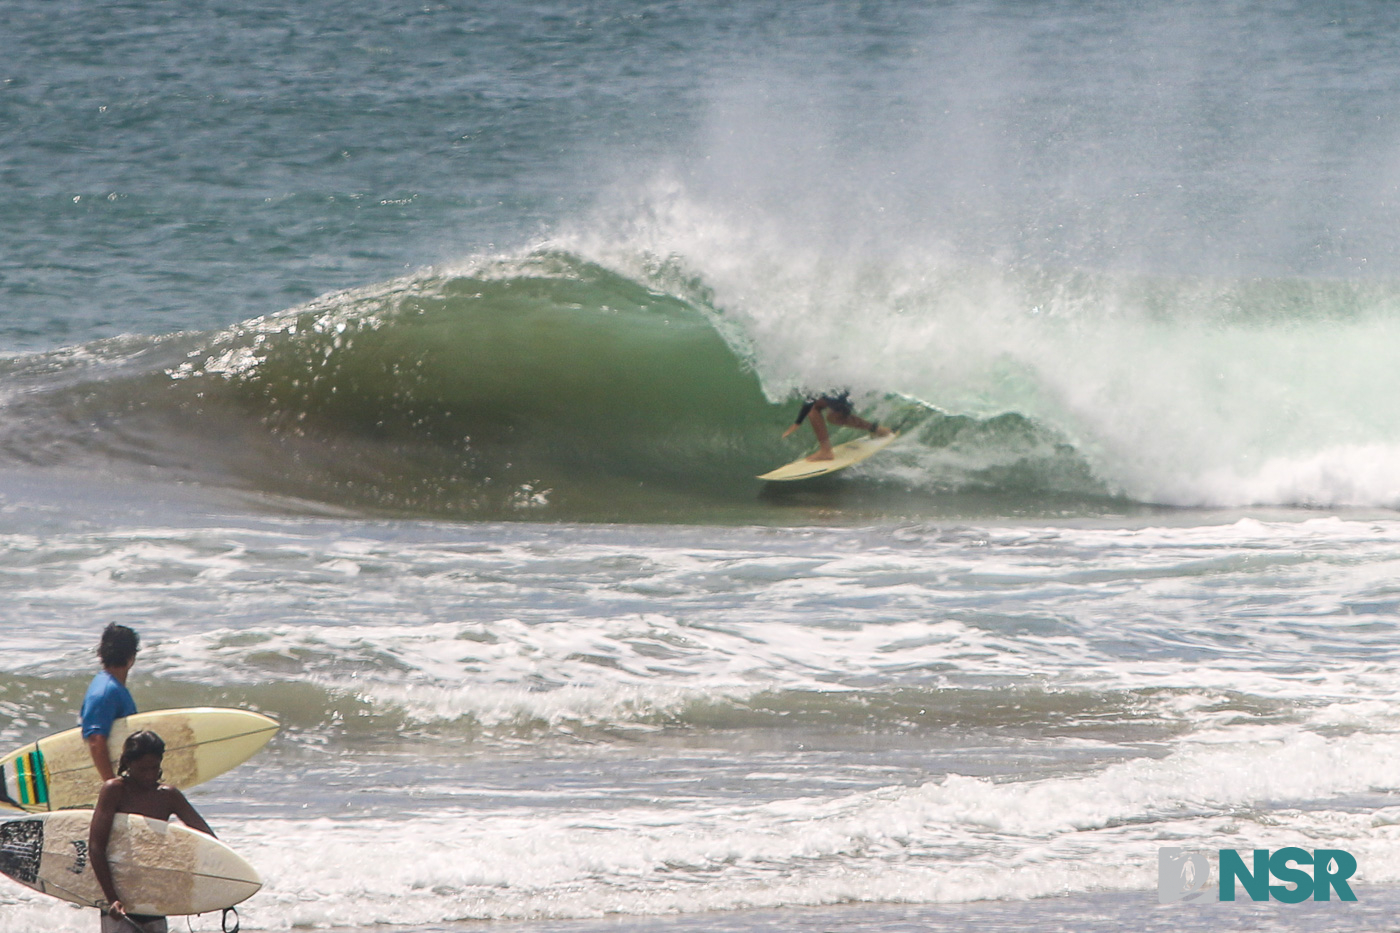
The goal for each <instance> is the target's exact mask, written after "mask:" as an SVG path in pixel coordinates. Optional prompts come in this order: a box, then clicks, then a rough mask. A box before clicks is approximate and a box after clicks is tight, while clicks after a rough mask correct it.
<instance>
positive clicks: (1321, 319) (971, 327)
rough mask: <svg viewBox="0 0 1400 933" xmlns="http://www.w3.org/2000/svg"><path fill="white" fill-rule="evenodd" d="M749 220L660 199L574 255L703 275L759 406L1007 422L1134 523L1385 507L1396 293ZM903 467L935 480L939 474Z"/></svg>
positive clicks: (897, 231)
mask: <svg viewBox="0 0 1400 933" xmlns="http://www.w3.org/2000/svg"><path fill="white" fill-rule="evenodd" d="M697 192H698V193H697ZM811 197H816V198H818V200H819V199H820V195H819V194H813V195H811ZM751 207H752V206H751V205H744V206H743V209H742V210H740V209H736V208H734V207H733V206H731V205H730V204H729V203H728V202H726V201H724V200H721V199H718V198H716V197H714V196H712V195H707V194H706V193H705V192H704V186H703V185H689V184H688V185H682V184H678V183H674V182H669V183H658V184H656V185H655V186H653V187H652V188H651V189H649V190H647V191H645V192H643V193H642V194H641V195H640V196H639V197H637V198H635V199H634V200H633V201H632V202H631V203H629V204H627V205H626V206H625V207H624V208H622V209H621V210H622V211H623V213H624V215H625V216H627V217H629V218H630V219H631V220H630V223H603V222H593V223H591V225H590V230H591V231H593V232H590V233H586V234H582V235H580V236H578V237H577V244H578V245H577V247H576V248H577V249H578V250H579V251H580V252H582V253H584V254H587V255H598V256H606V257H608V259H607V260H606V261H607V262H610V263H613V264H615V265H616V266H617V267H619V268H623V269H628V270H631V272H632V273H633V274H641V273H642V271H643V270H642V267H641V266H640V265H639V264H637V262H636V260H635V258H633V257H636V256H639V255H641V256H651V255H664V256H673V257H682V259H681V262H682V264H683V265H685V266H687V267H689V268H693V269H697V270H703V279H704V281H705V283H706V285H707V286H708V288H709V290H710V292H709V293H710V295H711V302H712V306H713V308H714V313H715V315H716V318H717V320H719V321H720V324H719V326H720V327H721V329H722V330H723V331H724V332H725V333H726V334H737V335H740V336H739V339H737V340H736V345H739V346H742V347H743V348H744V350H745V352H746V353H747V354H748V355H749V356H750V358H751V361H752V366H753V367H754V370H755V371H756V372H757V373H758V374H759V376H760V378H761V380H762V383H763V385H764V387H765V390H766V391H767V392H768V393H769V394H770V397H776V396H780V395H782V394H783V393H785V392H788V391H791V390H793V389H795V388H799V387H802V386H808V385H820V384H824V383H831V382H835V383H837V384H852V385H862V386H880V387H882V388H884V389H886V390H887V391H892V392H898V393H902V394H906V395H909V396H913V397H916V398H919V399H923V400H926V401H927V402H928V403H929V404H931V405H933V406H936V407H937V408H938V409H939V410H941V411H942V412H944V413H947V414H949V415H952V416H960V417H967V418H972V419H975V420H976V421H977V422H978V423H979V424H986V423H989V422H990V421H992V420H993V419H996V418H999V417H1006V416H1014V417H1016V418H1020V419H1025V421H1026V422H1027V423H1028V424H1030V425H1033V426H1034V428H1035V430H1036V432H1038V434H1039V436H1040V437H1041V438H1044V439H1049V440H1051V441H1052V442H1058V443H1064V444H1066V445H1068V446H1069V448H1071V449H1072V450H1073V459H1074V460H1075V461H1076V462H1077V463H1078V465H1079V467H1080V469H1081V471H1082V473H1083V474H1086V475H1088V476H1091V477H1092V480H1093V481H1094V482H1096V483H1097V484H1099V489H1100V491H1103V492H1108V493H1111V494H1116V495H1121V496H1124V497H1126V498H1129V499H1131V500H1134V501H1138V502H1144V503H1156V504H1165V505H1187V506H1241V505H1260V504H1267V505H1285V506H1287V505H1304V506H1314V505H1320V506H1327V505H1362V506H1383V507H1394V506H1397V505H1400V484H1396V483H1392V482H1389V481H1387V480H1386V478H1385V477H1386V476H1387V475H1395V471H1394V469H1393V468H1394V467H1400V402H1396V401H1395V399H1397V398H1400V370H1397V369H1396V368H1395V367H1394V366H1393V365H1392V363H1393V361H1392V359H1391V357H1392V354H1391V353H1390V352H1389V350H1388V348H1389V347H1392V346H1394V345H1395V344H1396V341H1397V338H1400V285H1398V284H1397V283H1396V282H1394V281H1390V280H1379V279H1356V280H1340V279H1321V278H1287V277H1274V278H1259V277H1253V276H1249V277H1229V276H1224V275H1212V276H1204V275H1202V276H1192V275H1185V274H1171V275H1167V274H1149V273H1141V272H1122V271H1106V270H1103V269H1099V270H1095V269H1092V268H1085V267H1074V266H1072V265H1069V264H1064V265H1048V264H1043V263H1029V262H1008V261H1005V260H1003V259H998V258H981V259H978V258H969V257H968V256H967V255H963V254H960V253H959V251H958V250H957V249H956V248H955V247H952V246H950V245H949V244H948V242H947V239H946V236H947V231H941V230H939V229H938V228H937V227H936V226H934V227H931V228H929V229H918V228H911V227H909V226H908V225H907V224H906V225H903V226H901V225H899V224H894V225H891V226H881V225H880V222H878V221H872V220H871V219H870V216H869V215H868V214H866V215H862V214H858V213H857V214H853V215H852V216H851V222H852V223H853V224H855V225H856V226H857V228H858V229H855V230H852V231H847V232H846V233H844V234H843V235H842V236H839V237H834V238H833V237H831V236H827V235H825V234H827V233H828V232H829V231H828V230H827V229H825V228H822V227H820V226H818V227H817V228H815V229H813V228H810V227H808V226H806V225H804V224H802V223H796V222H793V221H792V220H791V219H789V218H788V217H786V216H784V215H782V214H778V213H771V212H770V213H765V212H763V211H761V210H760V211H754V210H752V209H751ZM813 210H815V208H814V207H813V205H811V204H808V205H807V206H806V208H805V212H806V213H810V212H811V211H813ZM798 213H799V214H800V215H802V216H806V213H804V211H798ZM861 225H866V226H861ZM602 230H608V231H612V230H619V231H622V232H621V233H620V234H617V235H616V236H614V235H611V234H609V235H599V234H598V233H597V231H602ZM920 460H921V462H920V463H919V464H918V468H919V470H920V471H922V472H925V473H926V474H934V475H937V473H938V471H939V469H940V466H942V465H946V464H947V462H948V461H947V459H946V458H945V457H942V456H939V457H934V458H920ZM1036 469H1042V468H1041V467H1039V466H1037V467H1036ZM1064 482H1065V480H1064V479H1063V478H1060V479H1057V480H1055V481H1052V482H1046V483H1043V485H1042V488H1044V489H1051V488H1065V487H1064ZM1078 488H1079V489H1081V490H1083V489H1084V488H1085V487H1084V486H1083V485H1082V477H1081V485H1080V486H1079V487H1078Z"/></svg>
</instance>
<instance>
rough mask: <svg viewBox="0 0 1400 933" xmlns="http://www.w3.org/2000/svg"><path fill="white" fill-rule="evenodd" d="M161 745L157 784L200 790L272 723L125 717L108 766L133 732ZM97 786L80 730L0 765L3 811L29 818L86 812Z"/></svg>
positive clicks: (208, 711)
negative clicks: (10, 809)
mask: <svg viewBox="0 0 1400 933" xmlns="http://www.w3.org/2000/svg"><path fill="white" fill-rule="evenodd" d="M142 729H149V730H151V731H152V732H155V733H156V734H157V735H159V736H160V737H161V738H162V739H164V740H165V759H164V761H162V762H161V770H162V772H163V780H164V781H165V783H167V784H173V785H174V786H176V787H179V788H181V789H184V788H188V787H194V786H195V785H196V784H203V783H204V782H205V781H207V780H209V779H210V778H213V777H217V776H218V775H220V774H223V773H224V772H225V771H227V770H229V769H230V768H232V767H234V766H236V765H239V764H241V763H243V762H244V761H247V760H248V759H249V758H251V757H252V756H253V755H254V754H256V753H257V751H258V750H259V749H260V748H262V747H263V746H264V745H266V744H267V742H268V740H269V739H271V738H272V736H273V735H274V734H275V733H276V732H277V720H275V719H272V718H271V717H268V716H264V715H263V714H262V713H254V712H251V711H249V710H243V709H220V708H217V707H198V708H192V709H161V710H152V711H151V712H149V713H137V714H135V715H134V716H126V717H124V718H122V719H118V720H117V721H116V722H115V723H113V724H112V734H111V735H110V736H108V737H107V744H108V748H109V750H110V751H111V753H112V766H113V768H114V769H115V767H116V762H117V759H118V758H119V757H121V750H122V743H123V742H125V741H126V737H127V736H128V735H130V734H131V733H133V732H139V731H140V730H142ZM101 784H102V781H101V779H100V778H99V777H98V774H97V769H96V768H95V767H93V764H92V756H91V754H90V753H89V752H88V745H87V741H86V740H84V739H83V734H82V730H81V729H69V730H67V731H66V732H59V733H57V734H55V735H51V736H48V737H46V738H42V739H40V740H39V741H37V742H32V743H30V744H29V745H25V746H23V747H22V748H19V749H17V750H15V751H13V752H10V753H9V754H8V755H5V756H3V757H0V785H2V786H3V789H4V794H5V797H6V798H7V799H6V800H4V801H0V802H3V803H7V804H10V805H12V806H16V807H19V808H20V809H22V810H27V811H29V812H31V813H41V812H46V811H49V810H66V809H69V808H71V807H90V806H92V805H93V804H95V803H96V802H97V791H98V790H99V789H100V787H101Z"/></svg>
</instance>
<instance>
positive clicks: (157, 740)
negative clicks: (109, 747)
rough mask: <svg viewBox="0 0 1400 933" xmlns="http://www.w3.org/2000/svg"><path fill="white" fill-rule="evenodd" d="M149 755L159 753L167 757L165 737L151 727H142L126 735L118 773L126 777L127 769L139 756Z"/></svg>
mask: <svg viewBox="0 0 1400 933" xmlns="http://www.w3.org/2000/svg"><path fill="white" fill-rule="evenodd" d="M147 755H159V756H160V757H162V758H164V757H165V739H162V738H161V737H160V736H158V735H156V734H155V733H154V732H152V731H151V730H150V729H142V730H141V731H140V732H133V733H131V735H128V736H127V737H126V741H125V742H124V743H122V757H121V759H120V760H119V761H118V762H117V774H118V775H120V776H121V777H126V772H127V769H128V768H129V767H130V765H131V763H132V762H133V761H135V760H136V759H138V758H145V757H146V756H147Z"/></svg>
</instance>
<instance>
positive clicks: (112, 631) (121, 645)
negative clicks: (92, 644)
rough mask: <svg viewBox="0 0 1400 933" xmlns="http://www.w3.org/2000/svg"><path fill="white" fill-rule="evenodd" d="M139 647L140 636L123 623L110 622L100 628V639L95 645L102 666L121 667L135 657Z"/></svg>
mask: <svg viewBox="0 0 1400 933" xmlns="http://www.w3.org/2000/svg"><path fill="white" fill-rule="evenodd" d="M140 647H141V636H140V635H137V634H136V633H135V632H133V631H132V630H131V629H129V628H127V627H126V626H125V625H118V624H117V623H115V622H111V623H109V624H108V625H107V627H106V628H105V629H103V630H102V641H101V643H100V644H98V646H97V656H98V658H100V659H101V660H102V666H103V667H123V666H125V665H126V663H127V662H128V661H130V660H131V659H132V658H134V657H136V650H137V649H138V648H140Z"/></svg>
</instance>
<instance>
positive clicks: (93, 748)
mask: <svg viewBox="0 0 1400 933" xmlns="http://www.w3.org/2000/svg"><path fill="white" fill-rule="evenodd" d="M87 747H88V754H90V755H92V766H93V767H94V768H96V769H97V773H98V774H100V775H102V780H104V781H110V780H111V779H112V778H114V777H116V775H115V774H114V773H112V751H111V748H110V747H109V746H108V744H107V736H105V735H103V734H102V733H100V732H95V733H93V734H92V735H90V736H88V737H87Z"/></svg>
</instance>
